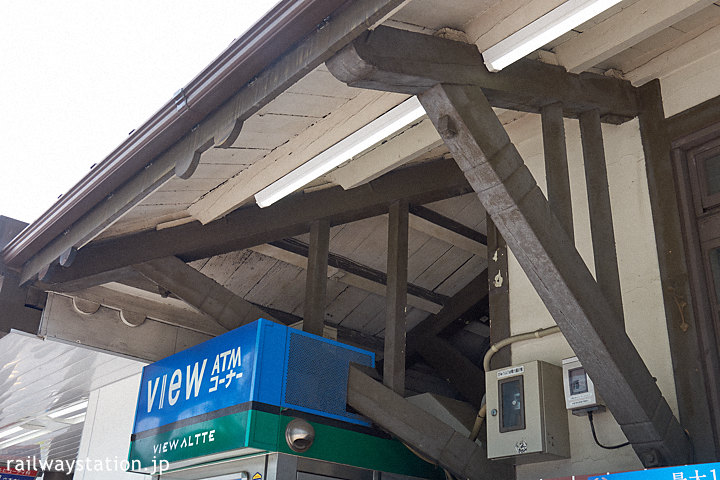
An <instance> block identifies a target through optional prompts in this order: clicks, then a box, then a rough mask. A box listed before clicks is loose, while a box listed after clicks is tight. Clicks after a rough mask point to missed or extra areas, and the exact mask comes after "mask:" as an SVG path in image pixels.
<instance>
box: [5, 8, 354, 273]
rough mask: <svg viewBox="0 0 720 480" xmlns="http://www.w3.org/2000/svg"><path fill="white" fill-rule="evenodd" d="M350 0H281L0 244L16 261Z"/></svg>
mask: <svg viewBox="0 0 720 480" xmlns="http://www.w3.org/2000/svg"><path fill="white" fill-rule="evenodd" d="M346 1H347V0H282V1H281V2H279V3H278V4H277V5H276V6H275V7H274V8H273V9H272V10H271V11H270V12H268V13H267V14H266V15H265V16H264V17H263V18H262V19H260V20H259V21H258V22H257V23H256V24H255V25H254V26H253V27H251V28H250V29H249V30H248V31H247V32H245V33H244V34H243V35H242V36H240V37H239V38H238V39H236V40H235V41H234V42H233V43H232V44H231V45H230V46H229V47H228V48H227V49H226V50H225V51H224V52H222V53H221V54H220V56H219V57H218V58H216V59H215V60H214V61H213V62H212V63H211V64H210V65H208V66H207V67H206V68H205V69H204V70H203V71H202V72H201V73H200V74H199V75H198V76H196V77H195V78H194V79H193V80H192V81H191V82H190V83H188V84H187V86H186V87H185V88H183V89H181V90H180V91H179V92H178V93H177V94H176V95H175V97H174V98H173V99H172V100H170V101H169V102H167V103H166V104H165V105H164V106H163V107H162V108H161V109H160V110H159V111H158V112H157V113H156V114H155V115H153V116H152V117H151V118H150V119H149V120H148V121H147V122H145V124H143V125H142V126H141V127H139V128H138V129H137V130H136V131H135V132H133V134H132V135H131V136H130V137H128V139H127V140H126V141H125V142H123V143H122V144H121V145H120V146H119V147H117V148H116V149H115V150H114V151H113V152H112V153H111V154H110V155H109V156H107V157H106V158H105V159H104V160H103V161H102V162H100V163H99V164H98V166H97V167H95V168H94V169H93V170H92V171H91V172H90V173H88V174H87V175H86V176H85V177H84V178H83V179H82V180H80V182H78V183H77V184H76V185H75V186H74V187H73V188H72V189H70V191H68V192H67V193H66V194H65V195H63V197H62V198H60V200H58V201H57V202H56V203H55V204H54V205H53V206H52V207H50V209H48V210H47V211H46V212H45V213H44V214H43V215H41V216H40V218H38V219H37V220H35V221H34V222H33V223H32V224H30V225H29V226H28V227H27V228H25V229H24V230H23V231H22V232H21V233H20V234H19V235H18V236H17V237H15V238H14V239H13V240H12V241H11V242H10V243H8V245H7V246H5V248H4V249H3V250H2V251H0V261H1V262H2V263H4V264H5V265H7V266H9V267H11V268H15V269H18V268H21V267H22V265H23V264H24V263H25V262H26V261H27V260H28V259H29V258H31V257H32V256H33V255H34V254H36V253H37V252H38V251H39V250H41V249H42V248H43V247H44V246H45V245H47V244H48V243H49V242H50V241H52V240H53V239H54V238H56V237H58V236H60V235H62V234H63V233H64V232H65V231H66V230H67V229H68V228H69V227H70V226H71V225H72V224H73V223H74V222H76V221H77V220H78V219H80V218H81V217H82V216H83V215H85V214H86V213H87V212H88V211H89V210H90V209H91V208H92V207H93V206H95V205H96V204H97V203H99V202H100V201H102V200H103V199H104V198H106V197H108V196H110V195H112V193H113V191H114V190H115V189H117V188H118V187H119V186H121V185H122V184H123V183H125V182H126V181H128V180H129V179H131V178H132V177H133V176H135V175H136V174H137V173H138V172H140V171H141V170H142V169H143V168H144V167H145V166H146V165H147V164H148V163H150V162H151V161H152V160H153V159H154V158H155V157H157V156H158V155H160V154H161V153H162V152H164V151H165V150H167V149H168V148H170V147H171V146H172V145H173V144H174V143H175V142H177V141H178V140H180V139H181V138H182V137H183V136H184V135H185V134H187V132H188V131H189V130H190V129H191V128H192V127H193V126H195V125H196V124H197V123H198V122H199V121H200V120H202V119H203V118H205V117H206V116H207V115H208V114H210V113H211V112H212V111H214V110H215V109H217V108H218V107H219V106H221V105H222V104H223V102H225V101H226V100H227V99H228V98H230V97H231V96H232V94H233V93H235V92H236V91H238V90H239V89H240V88H242V86H244V85H245V84H247V83H248V82H249V81H251V80H252V79H253V78H254V77H255V76H256V75H257V74H258V73H260V72H261V71H262V70H263V69H264V68H266V67H267V66H268V65H270V64H271V63H272V62H273V61H274V60H275V59H276V58H278V57H279V56H280V55H281V54H282V53H284V52H285V51H287V50H288V49H289V48H290V47H291V46H292V45H294V44H295V43H296V42H298V41H300V40H301V39H303V38H304V37H305V36H306V35H307V34H309V33H310V32H311V31H313V30H315V28H316V27H317V25H318V24H320V23H321V22H322V21H323V20H324V19H325V18H327V17H328V16H329V15H330V14H331V13H332V12H333V11H335V10H336V9H338V8H339V7H341V6H342V5H343V4H345V3H346Z"/></svg>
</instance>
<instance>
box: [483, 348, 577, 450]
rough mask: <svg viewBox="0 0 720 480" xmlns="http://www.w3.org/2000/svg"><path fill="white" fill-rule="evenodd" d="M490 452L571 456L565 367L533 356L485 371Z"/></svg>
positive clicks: (488, 447)
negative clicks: (532, 357)
mask: <svg viewBox="0 0 720 480" xmlns="http://www.w3.org/2000/svg"><path fill="white" fill-rule="evenodd" d="M485 384H486V389H487V390H486V401H487V451H488V458H491V459H499V458H509V457H514V460H515V463H535V462H542V461H546V460H558V459H561V458H569V457H570V438H569V433H568V419H567V410H566V409H565V403H564V401H563V393H562V392H563V390H562V369H561V368H560V367H558V366H556V365H551V364H549V363H545V362H540V361H534V362H528V363H524V364H522V365H515V366H513V367H508V368H502V369H499V370H493V371H490V372H488V373H487V374H486V375H485Z"/></svg>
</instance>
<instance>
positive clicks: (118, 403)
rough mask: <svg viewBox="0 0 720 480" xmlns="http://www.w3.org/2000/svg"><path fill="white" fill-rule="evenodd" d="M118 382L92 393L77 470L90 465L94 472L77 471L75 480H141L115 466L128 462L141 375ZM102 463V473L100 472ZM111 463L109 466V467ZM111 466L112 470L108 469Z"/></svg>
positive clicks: (139, 369)
mask: <svg viewBox="0 0 720 480" xmlns="http://www.w3.org/2000/svg"><path fill="white" fill-rule="evenodd" d="M141 369H142V364H141V363H140V362H138V373H137V374H136V375H133V376H131V377H128V378H126V379H124V380H120V381H119V382H116V383H113V384H110V385H108V386H106V387H103V388H100V389H98V390H95V391H93V392H91V393H90V399H89V403H88V410H87V416H86V417H85V426H84V427H83V434H82V440H81V441H80V450H79V452H78V466H80V465H90V468H92V469H93V471H88V470H86V469H84V468H83V470H82V471H81V470H80V469H79V468H76V471H75V475H74V476H73V479H74V480H142V479H145V478H148V477H147V476H144V475H139V474H136V473H127V472H124V471H122V470H121V469H120V468H118V469H117V470H116V469H115V462H117V463H118V464H120V463H121V462H123V461H125V460H127V457H128V452H129V451H130V434H131V433H132V427H133V422H134V421H135V404H136V402H137V395H138V391H139V389H140V371H141ZM98 461H100V462H101V463H102V464H103V466H102V471H95V470H98V464H97V462H98ZM108 462H109V463H108ZM108 466H109V467H110V468H109V469H108Z"/></svg>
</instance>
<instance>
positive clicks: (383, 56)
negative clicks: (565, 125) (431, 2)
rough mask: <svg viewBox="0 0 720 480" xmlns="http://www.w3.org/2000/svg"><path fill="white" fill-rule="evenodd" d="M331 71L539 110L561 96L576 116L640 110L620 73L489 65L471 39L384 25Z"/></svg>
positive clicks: (346, 78)
mask: <svg viewBox="0 0 720 480" xmlns="http://www.w3.org/2000/svg"><path fill="white" fill-rule="evenodd" d="M326 65H327V67H328V69H329V70H330V72H331V73H332V74H333V75H335V77H337V78H338V79H339V80H341V81H343V82H345V83H347V84H348V85H350V86H353V87H361V88H368V89H371V90H383V91H389V92H399V93H406V94H413V95H415V94H420V93H422V92H424V91H425V90H427V89H428V88H430V87H432V86H433V85H435V84H437V83H445V84H453V85H468V86H476V87H480V88H481V89H482V91H483V93H484V94H485V95H486V97H487V98H488V100H489V102H490V104H491V105H492V106H494V107H500V108H506V109H511V110H519V111H525V112H534V113H538V112H539V111H540V109H541V108H542V107H543V106H545V105H548V104H550V103H556V102H562V104H563V113H564V114H565V116H568V117H573V118H575V117H577V116H578V115H579V114H580V113H582V112H584V111H587V110H591V109H597V110H598V111H599V112H600V115H601V119H602V120H603V121H604V122H607V123H623V122H625V121H627V120H630V119H631V118H634V117H635V116H637V114H638V104H637V96H636V91H635V88H634V87H633V86H632V85H631V84H630V83H629V82H626V81H622V80H618V79H615V78H611V77H605V76H601V75H594V74H584V75H582V76H579V75H575V74H571V73H567V72H566V71H565V69H564V68H562V67H558V66H555V65H548V64H544V63H541V62H538V61H533V60H526V59H523V60H520V61H518V62H516V63H514V64H512V65H510V66H509V67H507V68H505V69H503V70H502V71H501V72H497V73H490V72H489V71H488V70H487V68H486V67H485V64H484V63H483V59H482V55H481V54H480V52H479V51H478V50H477V48H476V47H475V46H474V45H469V44H466V43H461V42H455V41H452V40H447V39H443V38H438V37H431V36H429V35H423V34H419V33H414V32H408V31H404V30H398V29H394V28H388V27H378V28H376V29H375V30H373V31H371V32H366V33H365V34H363V35H361V36H359V37H358V38H357V39H355V40H354V41H353V42H352V43H351V44H350V45H348V46H347V47H345V48H344V49H343V50H341V51H340V52H339V53H338V54H337V55H335V56H334V57H333V58H331V59H330V60H328V61H327V62H326Z"/></svg>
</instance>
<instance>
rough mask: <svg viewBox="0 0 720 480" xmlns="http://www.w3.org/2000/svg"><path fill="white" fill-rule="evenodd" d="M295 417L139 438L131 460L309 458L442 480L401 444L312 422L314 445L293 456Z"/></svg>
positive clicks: (240, 419)
mask: <svg viewBox="0 0 720 480" xmlns="http://www.w3.org/2000/svg"><path fill="white" fill-rule="evenodd" d="M291 420H292V417H288V416H282V415H277V414H273V413H268V412H263V411H259V410H248V411H244V412H240V413H235V414H231V415H227V416H223V417H220V418H215V419H212V420H207V421H204V422H200V423H196V424H192V425H187V426H182V427H177V428H175V429H173V430H171V431H167V432H162V433H158V434H155V435H151V436H146V437H142V438H138V439H136V440H134V441H133V442H132V443H131V446H130V460H131V464H132V461H133V460H135V461H139V462H140V464H141V467H142V468H149V469H152V468H153V466H154V465H157V464H159V463H160V462H161V461H167V462H168V463H169V464H170V466H171V468H172V466H173V465H177V464H178V463H179V462H183V461H185V460H188V459H198V460H201V459H202V458H207V457H210V456H213V455H217V454H223V453H226V454H227V455H223V456H227V457H228V458H229V457H240V456H243V455H246V454H250V453H257V452H258V451H272V452H281V453H288V454H292V455H299V456H305V457H310V458H315V459H318V460H325V461H331V462H335V463H342V464H347V465H354V466H357V467H361V468H367V469H373V470H381V471H385V472H393V473H400V474H404V475H412V476H418V477H425V478H428V477H436V476H437V477H439V476H440V474H441V473H442V472H441V471H440V470H439V469H437V468H436V467H434V466H432V465H430V464H428V463H426V462H424V461H423V460H421V459H419V458H418V457H416V456H415V455H414V454H413V453H412V452H410V451H409V450H408V449H407V448H406V447H405V446H404V445H403V444H402V443H400V442H398V441H397V440H393V439H390V438H385V437H380V436H376V435H370V434H367V433H363V432H359V431H354V430H350V429H346V428H340V427H336V426H333V425H327V424H323V423H318V422H310V423H311V424H312V426H313V428H314V429H315V441H314V443H313V445H312V447H310V449H309V450H308V451H306V452H304V453H297V452H293V451H292V450H291V449H290V447H288V445H287V443H286V442H285V427H286V426H287V424H288V423H289V422H290V421H291Z"/></svg>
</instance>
